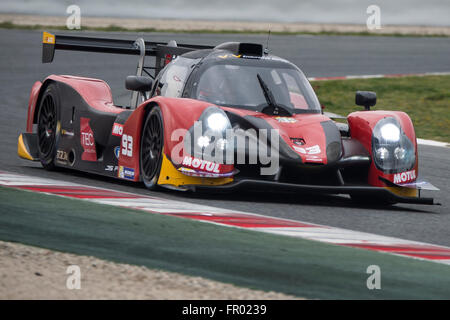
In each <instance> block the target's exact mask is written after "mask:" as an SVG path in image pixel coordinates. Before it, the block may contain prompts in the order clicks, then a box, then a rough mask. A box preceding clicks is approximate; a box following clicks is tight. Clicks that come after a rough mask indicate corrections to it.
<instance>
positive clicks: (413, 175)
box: [393, 170, 416, 183]
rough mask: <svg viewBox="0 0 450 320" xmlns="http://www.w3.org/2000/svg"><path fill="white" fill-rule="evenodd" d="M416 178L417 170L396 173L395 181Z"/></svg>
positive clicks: (400, 181)
mask: <svg viewBox="0 0 450 320" xmlns="http://www.w3.org/2000/svg"><path fill="white" fill-rule="evenodd" d="M415 179H416V170H411V171H405V172H402V173H396V174H394V179H393V181H394V183H402V182H409V181H412V180H415Z"/></svg>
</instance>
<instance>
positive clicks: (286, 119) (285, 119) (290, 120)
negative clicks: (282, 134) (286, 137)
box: [275, 117, 297, 123]
mask: <svg viewBox="0 0 450 320" xmlns="http://www.w3.org/2000/svg"><path fill="white" fill-rule="evenodd" d="M275 119H276V120H277V121H278V122H281V123H296V122H297V120H296V119H295V118H291V117H275Z"/></svg>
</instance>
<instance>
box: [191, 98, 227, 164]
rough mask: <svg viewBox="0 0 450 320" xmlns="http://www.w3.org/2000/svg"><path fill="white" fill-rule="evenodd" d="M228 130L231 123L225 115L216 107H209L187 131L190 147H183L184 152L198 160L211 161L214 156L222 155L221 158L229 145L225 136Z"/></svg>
mask: <svg viewBox="0 0 450 320" xmlns="http://www.w3.org/2000/svg"><path fill="white" fill-rule="evenodd" d="M228 129H231V123H230V120H229V119H228V116H227V115H226V113H225V112H224V111H223V110H222V109H220V108H218V107H216V106H210V107H208V108H206V109H205V110H204V111H203V113H202V115H201V116H200V118H199V119H198V121H197V122H196V123H195V124H194V125H193V126H192V127H191V128H190V129H189V134H190V137H191V140H190V146H188V145H185V150H189V152H190V153H191V155H193V156H195V157H197V158H200V159H211V157H215V156H216V154H217V155H219V154H222V158H223V155H224V152H225V151H226V149H227V147H228V145H229V143H228V141H227V134H226V133H227V130H228ZM185 143H189V141H185Z"/></svg>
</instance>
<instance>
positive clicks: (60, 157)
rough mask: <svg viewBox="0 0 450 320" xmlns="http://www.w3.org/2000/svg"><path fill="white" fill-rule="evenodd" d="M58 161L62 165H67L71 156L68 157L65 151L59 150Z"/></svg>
mask: <svg viewBox="0 0 450 320" xmlns="http://www.w3.org/2000/svg"><path fill="white" fill-rule="evenodd" d="M56 160H58V162H61V163H67V161H68V160H69V156H68V155H67V152H65V151H64V150H57V151H56Z"/></svg>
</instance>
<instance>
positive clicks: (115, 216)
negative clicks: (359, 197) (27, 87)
mask: <svg viewBox="0 0 450 320" xmlns="http://www.w3.org/2000/svg"><path fill="white" fill-rule="evenodd" d="M0 213H1V214H0V240H3V241H13V242H20V243H24V244H28V245H33V246H38V247H44V248H49V249H52V250H57V251H62V252H70V253H75V254H80V255H89V256H95V257H98V258H101V259H106V260H110V261H114V262H120V263H128V264H134V265H142V266H146V267H149V268H158V269H164V270H169V271H175V272H180V273H184V274H188V275H195V276H202V277H205V278H210V279H214V280H218V281H222V282H226V283H233V284H235V285H238V286H241V287H249V288H253V289H260V290H266V291H269V290H273V291H277V292H284V293H287V294H291V295H295V296H298V297H306V298H321V299H399V298H403V299H449V298H450V267H449V266H446V265H442V264H437V263H433V262H428V261H419V260H415V259H409V258H404V257H398V256H394V255H389V254H382V253H377V252H372V251H368V250H361V249H355V248H347V247H342V246H335V245H329V244H324V243H320V242H316V241H309V240H303V239H299V238H293V237H287V236H277V235H272V234H266V233H263V232H256V231H250V230H241V229H236V228H227V227H223V226H217V225H214V224H208V223H202V222H198V221H192V220H188V219H182V218H176V217H170V216H163V215H158V214H151V213H146V212H142V211H135V210H131V209H124V208H119V207H113V206H107V205H99V204H94V203H91V202H87V201H81V200H76V199H67V198H61V197H56V196H50V195H43V194H38V193H31V192H25V191H20V190H15V189H11V188H4V187H0ZM369 265H378V266H380V268H381V290H368V289H367V287H366V281H367V278H368V276H369V275H368V274H367V273H366V269H367V267H368V266H369Z"/></svg>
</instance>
